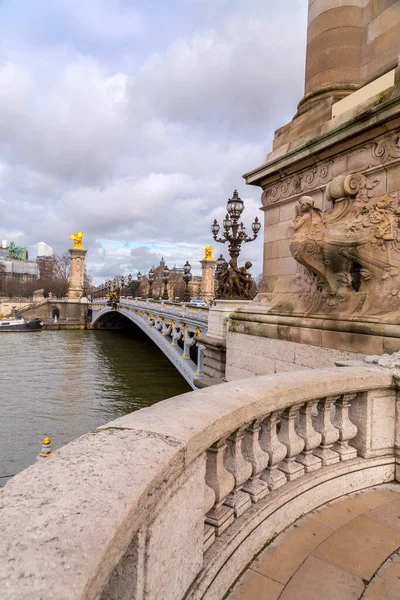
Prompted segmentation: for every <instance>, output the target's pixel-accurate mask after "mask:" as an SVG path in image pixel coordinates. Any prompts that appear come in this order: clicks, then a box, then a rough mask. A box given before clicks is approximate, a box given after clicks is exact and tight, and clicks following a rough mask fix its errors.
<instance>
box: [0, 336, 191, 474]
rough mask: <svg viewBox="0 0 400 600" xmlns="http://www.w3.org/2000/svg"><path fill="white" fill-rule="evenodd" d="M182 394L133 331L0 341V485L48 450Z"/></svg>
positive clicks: (153, 350)
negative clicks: (46, 442)
mask: <svg viewBox="0 0 400 600" xmlns="http://www.w3.org/2000/svg"><path fill="white" fill-rule="evenodd" d="M188 391H190V387H189V385H188V384H187V383H186V381H185V380H184V379H183V377H182V376H181V375H180V374H179V373H178V371H176V369H175V367H173V366H172V364H171V363H170V362H169V360H168V359H167V358H166V357H165V356H164V354H163V353H162V352H161V351H160V350H159V349H158V348H157V347H156V346H155V345H154V344H153V342H151V341H150V340H149V339H148V338H147V337H146V336H145V335H144V334H142V333H141V332H140V331H138V332H137V333H136V332H132V333H129V334H128V333H123V332H121V331H107V330H101V331H40V332H32V333H3V334H1V337H0V486H2V485H5V483H6V482H7V480H8V478H7V477H6V476H8V475H13V474H15V473H17V472H19V471H21V470H22V469H24V468H25V467H27V466H29V465H30V464H32V463H33V462H34V461H35V458H36V455H37V454H38V452H39V451H40V449H41V442H42V439H43V438H44V437H46V436H50V437H51V439H52V447H53V449H56V448H59V447H60V446H63V445H64V444H66V443H68V442H70V441H71V440H73V439H75V438H77V437H78V436H80V435H82V434H83V433H86V432H87V431H90V430H91V429H94V428H95V427H98V426H100V425H103V424H104V423H107V421H111V420H113V419H116V418H117V417H120V416H122V415H124V414H127V413H130V412H132V411H135V410H138V409H140V408H143V407H145V406H150V405H152V404H154V403H156V402H158V401H160V400H164V399H165V398H169V397H171V396H175V395H177V394H182V393H184V392H188Z"/></svg>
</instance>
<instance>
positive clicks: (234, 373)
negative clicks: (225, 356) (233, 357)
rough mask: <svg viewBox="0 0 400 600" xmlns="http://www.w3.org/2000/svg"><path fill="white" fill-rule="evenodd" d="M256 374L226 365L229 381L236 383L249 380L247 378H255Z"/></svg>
mask: <svg viewBox="0 0 400 600" xmlns="http://www.w3.org/2000/svg"><path fill="white" fill-rule="evenodd" d="M254 376H255V373H254V372H250V371H246V369H239V367H234V366H232V365H229V364H227V365H226V375H225V377H226V379H227V381H236V380H238V379H247V377H254Z"/></svg>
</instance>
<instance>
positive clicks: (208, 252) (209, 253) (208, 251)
mask: <svg viewBox="0 0 400 600" xmlns="http://www.w3.org/2000/svg"><path fill="white" fill-rule="evenodd" d="M213 250H216V248H213V247H212V246H207V244H204V258H205V260H214V257H213Z"/></svg>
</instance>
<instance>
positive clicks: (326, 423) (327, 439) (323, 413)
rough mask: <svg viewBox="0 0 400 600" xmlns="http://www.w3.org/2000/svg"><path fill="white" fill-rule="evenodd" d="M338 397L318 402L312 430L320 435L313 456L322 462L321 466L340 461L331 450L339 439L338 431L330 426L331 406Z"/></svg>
mask: <svg viewBox="0 0 400 600" xmlns="http://www.w3.org/2000/svg"><path fill="white" fill-rule="evenodd" d="M338 398H339V397H338V396H333V397H330V398H324V399H323V400H320V401H319V402H318V416H317V418H316V419H315V422H314V428H315V429H316V430H317V431H318V432H319V433H320V434H321V437H322V441H321V445H320V446H319V447H318V448H316V449H315V450H314V454H315V456H318V457H319V458H320V459H321V460H322V464H323V466H324V467H325V466H326V465H333V464H335V463H337V462H339V461H340V456H339V454H338V453H337V452H334V451H333V450H332V446H333V444H334V443H335V442H336V441H337V440H338V439H339V430H338V429H336V427H334V425H333V424H332V418H331V410H332V405H333V403H334V402H335V400H337V399H338Z"/></svg>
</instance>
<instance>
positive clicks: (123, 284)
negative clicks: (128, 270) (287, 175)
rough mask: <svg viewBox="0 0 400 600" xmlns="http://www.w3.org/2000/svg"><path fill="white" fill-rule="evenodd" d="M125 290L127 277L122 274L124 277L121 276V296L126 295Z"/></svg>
mask: <svg viewBox="0 0 400 600" xmlns="http://www.w3.org/2000/svg"><path fill="white" fill-rule="evenodd" d="M124 290H125V277H124V276H123V275H122V277H121V296H123V295H124Z"/></svg>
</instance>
